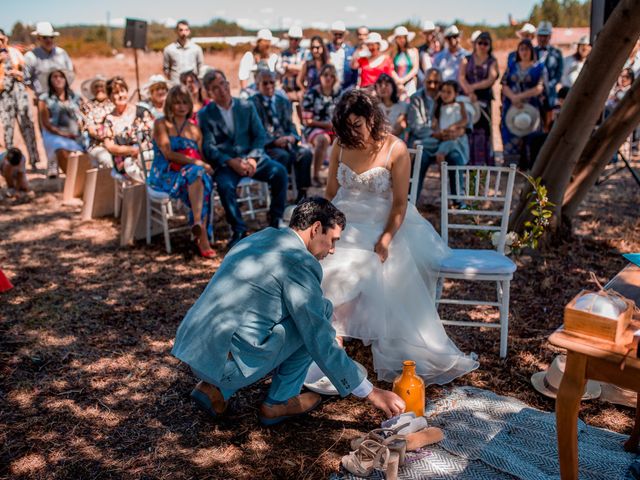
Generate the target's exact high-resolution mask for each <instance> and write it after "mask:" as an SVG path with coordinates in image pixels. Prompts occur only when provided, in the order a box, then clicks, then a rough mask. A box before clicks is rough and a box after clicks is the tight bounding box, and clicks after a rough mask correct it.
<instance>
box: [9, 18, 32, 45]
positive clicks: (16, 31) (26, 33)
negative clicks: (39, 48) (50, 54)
mask: <svg viewBox="0 0 640 480" xmlns="http://www.w3.org/2000/svg"><path fill="white" fill-rule="evenodd" d="M30 30H31V29H30V28H29V26H28V25H23V24H22V23H21V22H16V24H15V25H14V26H13V28H12V29H11V41H12V42H15V43H31V40H32V38H31V31H30Z"/></svg>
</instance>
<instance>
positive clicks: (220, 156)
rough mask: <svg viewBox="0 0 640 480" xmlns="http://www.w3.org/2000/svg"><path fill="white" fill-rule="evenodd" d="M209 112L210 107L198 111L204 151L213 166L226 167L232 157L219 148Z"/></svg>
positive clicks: (205, 156)
mask: <svg viewBox="0 0 640 480" xmlns="http://www.w3.org/2000/svg"><path fill="white" fill-rule="evenodd" d="M208 112H209V109H208V108H204V109H202V110H201V111H200V113H198V123H199V124H200V129H201V130H202V153H204V158H205V159H206V160H207V162H209V164H210V165H211V166H212V167H213V168H220V167H224V166H225V165H226V164H227V162H228V161H229V160H231V158H232V157H231V155H228V154H226V153H224V152H223V151H222V150H220V148H218V145H217V142H216V137H215V135H214V132H213V121H212V120H211V118H210V115H208Z"/></svg>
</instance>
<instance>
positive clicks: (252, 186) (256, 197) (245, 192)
mask: <svg viewBox="0 0 640 480" xmlns="http://www.w3.org/2000/svg"><path fill="white" fill-rule="evenodd" d="M237 201H238V206H239V207H241V208H242V205H246V209H245V210H244V211H243V212H242V215H244V216H248V217H249V218H251V220H255V219H256V214H257V213H261V212H268V211H269V207H270V206H271V196H270V195H269V185H268V184H267V183H266V182H259V181H258V180H254V179H252V178H251V177H243V178H242V179H241V180H240V182H239V183H238V200H237Z"/></svg>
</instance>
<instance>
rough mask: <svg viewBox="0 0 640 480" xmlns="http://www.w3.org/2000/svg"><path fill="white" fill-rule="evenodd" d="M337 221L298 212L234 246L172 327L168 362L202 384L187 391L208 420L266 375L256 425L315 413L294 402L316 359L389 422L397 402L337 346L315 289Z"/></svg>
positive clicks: (318, 204) (309, 403)
mask: <svg viewBox="0 0 640 480" xmlns="http://www.w3.org/2000/svg"><path fill="white" fill-rule="evenodd" d="M345 224H346V220H345V217H344V214H343V213H342V212H340V211H339V210H338V209H337V208H336V207H335V206H334V205H333V204H332V203H331V202H329V201H328V200H326V199H323V198H311V199H306V200H303V201H302V202H301V203H299V204H298V206H297V207H296V209H295V210H294V211H293V214H292V216H291V222H290V228H285V229H281V230H277V229H274V228H267V229H264V230H262V231H260V232H258V233H254V234H253V235H251V236H250V237H248V238H246V239H244V240H242V241H241V242H240V243H238V245H236V247H235V248H233V249H232V250H231V251H230V252H229V253H228V254H227V256H226V257H225V259H224V261H223V262H222V264H221V265H220V268H219V269H218V271H217V272H216V274H215V276H214V277H213V278H212V279H211V281H210V282H209V285H208V286H207V288H206V289H205V291H204V292H203V294H202V295H201V296H200V298H199V299H198V301H197V302H196V303H195V305H194V306H193V307H191V309H190V310H189V312H188V313H187V315H186V317H185V318H184V320H183V321H182V323H181V324H180V327H178V332H177V334H176V340H175V344H174V347H173V350H172V353H173V355H175V356H176V357H177V358H179V359H180V360H182V361H183V362H185V363H186V364H187V365H189V366H190V367H191V369H192V370H193V372H194V373H195V374H196V376H197V377H199V378H200V379H201V380H202V381H201V382H200V383H198V385H197V386H196V388H195V389H194V390H193V391H192V392H191V396H192V398H193V399H194V401H195V402H196V404H197V405H198V406H199V407H200V408H201V409H202V410H204V411H205V412H206V413H208V414H209V415H211V416H214V417H215V416H218V415H220V414H222V413H223V412H224V410H225V408H226V405H227V401H228V400H229V398H230V397H231V396H232V395H233V394H234V393H235V392H236V391H237V390H239V389H241V388H243V387H246V386H248V385H251V384H253V383H255V382H257V381H259V380H260V379H262V378H264V377H265V376H266V375H267V374H269V372H271V371H273V372H274V374H273V378H272V382H271V386H270V388H269V393H268V395H267V398H266V399H265V401H264V403H263V404H262V405H261V407H260V414H259V417H260V421H261V422H262V423H263V424H265V425H273V424H276V423H280V422H281V421H283V420H286V419H287V418H290V417H292V416H296V415H301V414H303V413H307V412H309V411H310V410H312V409H314V408H315V407H317V406H318V405H319V404H320V402H321V397H320V395H318V394H317V393H312V392H306V393H302V394H300V390H301V388H302V385H303V383H304V380H305V377H306V374H307V371H308V369H309V366H310V365H311V362H313V361H315V362H316V364H317V365H318V366H319V367H320V369H321V370H322V371H323V372H324V373H325V375H326V376H327V377H328V378H329V379H330V380H331V383H333V385H334V386H335V387H336V389H337V390H338V392H339V393H340V395H341V396H343V397H344V396H347V395H349V394H354V395H355V396H357V397H361V398H366V399H367V400H368V401H369V402H370V403H371V404H372V405H374V406H375V407H377V408H380V409H381V410H383V411H384V412H385V413H386V414H387V415H388V416H392V415H397V414H399V413H401V412H402V411H404V408H405V405H404V402H403V401H402V399H400V397H398V396H397V395H396V394H394V393H392V392H388V391H385V390H381V389H378V388H375V387H373V386H372V385H371V382H369V381H368V380H367V378H366V376H365V375H364V374H363V373H362V372H361V371H360V370H358V368H357V366H356V365H355V363H354V362H353V360H351V359H350V358H349V356H348V355H347V354H346V352H345V351H344V350H343V349H342V348H340V346H339V345H338V343H337V342H336V332H335V330H334V329H333V327H332V326H331V317H332V315H333V306H332V305H331V302H330V301H329V300H327V299H326V298H324V297H323V295H322V290H321V288H320V282H321V281H322V268H321V267H320V263H319V261H318V260H321V259H323V258H324V257H326V256H327V255H329V254H331V253H333V251H334V247H335V243H336V242H337V241H338V240H339V238H340V234H341V232H342V230H343V229H344V227H345Z"/></svg>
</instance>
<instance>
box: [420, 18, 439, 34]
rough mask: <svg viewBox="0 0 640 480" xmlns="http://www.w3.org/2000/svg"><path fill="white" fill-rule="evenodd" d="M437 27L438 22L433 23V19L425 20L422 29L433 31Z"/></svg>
mask: <svg viewBox="0 0 640 480" xmlns="http://www.w3.org/2000/svg"><path fill="white" fill-rule="evenodd" d="M435 29H436V24H435V23H433V22H432V21H431V20H425V21H424V23H423V24H422V31H423V32H433V31H435Z"/></svg>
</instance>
